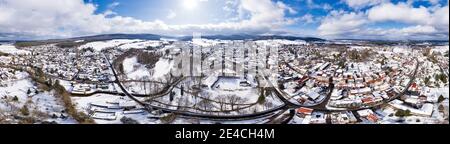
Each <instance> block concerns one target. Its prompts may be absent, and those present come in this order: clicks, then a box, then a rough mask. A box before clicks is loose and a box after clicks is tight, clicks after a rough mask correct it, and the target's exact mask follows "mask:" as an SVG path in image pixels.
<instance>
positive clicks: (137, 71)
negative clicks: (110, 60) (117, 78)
mask: <svg viewBox="0 0 450 144" xmlns="http://www.w3.org/2000/svg"><path fill="white" fill-rule="evenodd" d="M123 70H124V73H125V74H126V75H127V77H128V78H129V79H133V80H139V79H141V78H143V77H150V71H149V70H148V69H147V68H146V67H145V66H144V65H142V64H140V63H138V62H137V57H136V56H134V57H131V58H126V59H125V60H124V61H123Z"/></svg>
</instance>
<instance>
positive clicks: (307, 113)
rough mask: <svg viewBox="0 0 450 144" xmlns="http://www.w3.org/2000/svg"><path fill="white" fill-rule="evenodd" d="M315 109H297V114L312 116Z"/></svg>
mask: <svg viewBox="0 0 450 144" xmlns="http://www.w3.org/2000/svg"><path fill="white" fill-rule="evenodd" d="M313 111H314V109H310V108H305V107H301V108H298V109H297V114H303V115H311V114H312V112H313Z"/></svg>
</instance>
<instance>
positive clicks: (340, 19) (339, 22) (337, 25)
mask: <svg viewBox="0 0 450 144" xmlns="http://www.w3.org/2000/svg"><path fill="white" fill-rule="evenodd" d="M367 22H368V21H367V19H366V18H365V15H364V14H363V13H355V12H344V11H332V12H331V14H330V15H329V16H327V17H325V18H324V19H323V20H322V23H321V25H320V26H319V28H318V31H319V34H320V35H322V36H326V37H333V36H341V35H345V34H349V33H354V32H357V31H359V30H360V29H361V28H362V26H364V24H366V23H367Z"/></svg>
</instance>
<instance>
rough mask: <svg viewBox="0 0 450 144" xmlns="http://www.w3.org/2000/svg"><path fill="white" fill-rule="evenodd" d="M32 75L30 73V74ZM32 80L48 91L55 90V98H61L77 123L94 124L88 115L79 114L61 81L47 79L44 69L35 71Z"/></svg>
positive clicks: (68, 112)
mask: <svg viewBox="0 0 450 144" xmlns="http://www.w3.org/2000/svg"><path fill="white" fill-rule="evenodd" d="M29 73H30V72H29ZM30 75H31V78H32V80H33V81H36V82H38V83H40V84H42V86H43V89H44V90H46V91H50V90H52V89H53V90H55V92H56V94H55V96H56V97H57V98H60V99H61V100H62V102H63V104H64V107H65V108H66V110H65V111H66V112H67V114H69V115H70V116H72V117H73V118H74V119H75V120H76V121H77V122H79V123H80V124H94V123H95V122H94V120H93V119H91V118H90V117H89V116H88V115H86V114H85V113H82V112H78V111H77V109H76V108H75V105H74V104H73V103H72V99H71V95H70V93H69V92H67V91H66V89H65V88H64V87H63V86H62V85H61V84H60V83H59V80H56V81H55V82H54V83H53V82H52V80H51V79H47V77H46V76H45V74H44V72H43V71H42V69H40V68H37V69H35V72H34V74H31V73H30Z"/></svg>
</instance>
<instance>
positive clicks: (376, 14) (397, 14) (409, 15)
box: [368, 3, 431, 24]
mask: <svg viewBox="0 0 450 144" xmlns="http://www.w3.org/2000/svg"><path fill="white" fill-rule="evenodd" d="M368 16H369V19H370V20H372V21H399V22H404V23H414V24H426V23H427V21H428V20H429V19H430V18H431V14H430V12H429V11H428V9H427V8H425V7H423V6H421V7H418V8H414V7H412V6H411V5H408V4H406V3H399V4H397V5H395V4H392V3H386V4H382V5H380V6H376V7H373V8H372V9H370V10H369V11H368Z"/></svg>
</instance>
